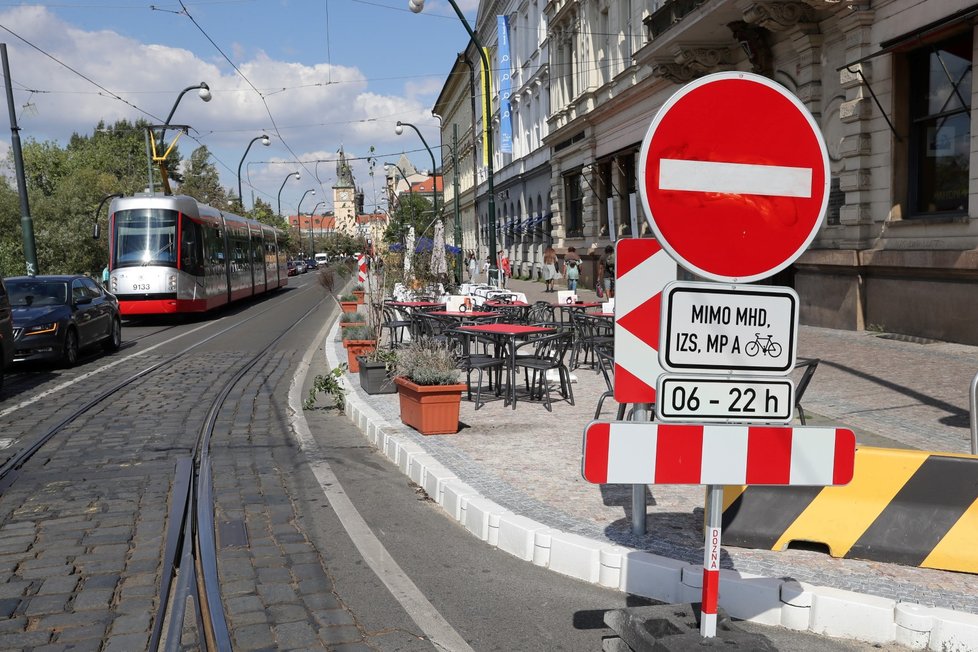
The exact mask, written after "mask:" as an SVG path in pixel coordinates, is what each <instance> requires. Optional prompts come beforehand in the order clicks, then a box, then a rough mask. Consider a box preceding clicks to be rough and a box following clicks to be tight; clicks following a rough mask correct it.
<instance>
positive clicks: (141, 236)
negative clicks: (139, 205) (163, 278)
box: [113, 209, 177, 267]
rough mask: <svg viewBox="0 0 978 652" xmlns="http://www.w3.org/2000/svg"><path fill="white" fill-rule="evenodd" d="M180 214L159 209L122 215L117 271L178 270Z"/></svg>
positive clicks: (117, 236)
mask: <svg viewBox="0 0 978 652" xmlns="http://www.w3.org/2000/svg"><path fill="white" fill-rule="evenodd" d="M176 230H177V212H176V211H169V210H158V209H139V210H127V211H118V212H117V213H116V215H115V233H114V234H113V235H114V238H115V246H114V247H113V252H114V255H115V260H114V265H113V267H126V266H131V265H166V266H175V265H176V262H177V252H176V247H175V246H174V244H175V242H176Z"/></svg>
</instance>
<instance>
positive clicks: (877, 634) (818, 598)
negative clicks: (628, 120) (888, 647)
mask: <svg viewBox="0 0 978 652" xmlns="http://www.w3.org/2000/svg"><path fill="white" fill-rule="evenodd" d="M812 597H813V600H812V622H811V630H812V631H813V632H815V633H816V634H824V635H827V636H836V637H843V638H854V639H857V640H860V641H868V642H869V643H889V642H891V641H893V640H894V639H895V637H896V623H895V622H894V620H893V614H894V609H895V608H896V601H895V600H889V599H887V598H878V597H876V596H872V595H862V594H859V593H853V592H852V591H842V590H840V589H833V588H830V587H825V586H816V587H813V588H812Z"/></svg>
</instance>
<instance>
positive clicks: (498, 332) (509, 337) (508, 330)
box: [459, 324, 555, 410]
mask: <svg viewBox="0 0 978 652" xmlns="http://www.w3.org/2000/svg"><path fill="white" fill-rule="evenodd" d="M459 330H460V331H464V332H466V333H476V334H478V335H487V336H489V337H493V338H498V339H500V340H502V341H503V342H504V343H505V345H504V347H503V351H504V353H503V355H506V356H507V358H508V367H509V368H508V370H507V381H508V383H509V392H508V394H510V396H509V397H507V399H506V405H509V402H510V401H512V403H513V409H514V410H515V409H516V340H517V338H519V337H526V336H529V335H549V334H550V333H553V332H554V331H555V329H553V328H548V327H546V326H524V325H523V324H479V325H475V326H461V327H459ZM507 348H508V352H507V351H506V349H507Z"/></svg>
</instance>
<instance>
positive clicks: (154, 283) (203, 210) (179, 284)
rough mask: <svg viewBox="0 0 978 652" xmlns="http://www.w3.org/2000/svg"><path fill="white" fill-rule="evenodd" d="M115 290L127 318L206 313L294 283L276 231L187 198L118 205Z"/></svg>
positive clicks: (112, 255)
mask: <svg viewBox="0 0 978 652" xmlns="http://www.w3.org/2000/svg"><path fill="white" fill-rule="evenodd" d="M109 232H110V239H109V290H110V291H111V292H112V293H113V294H115V295H116V296H117V297H118V298H119V306H120V309H121V311H122V314H124V315H163V314H177V313H201V312H206V311H208V310H212V309H214V308H217V307H218V306H223V305H226V304H228V303H230V302H232V301H237V300H238V299H244V298H247V297H252V296H255V295H258V294H262V293H263V292H269V291H271V290H275V289H278V288H281V287H285V286H286V285H287V284H288V275H287V270H286V256H285V252H283V251H281V250H280V248H279V244H280V239H281V234H280V233H279V232H278V231H277V230H276V229H275V228H273V227H271V226H268V225H266V224H262V223H261V222H256V221H255V220H250V219H247V218H244V217H241V216H238V215H234V214H232V213H226V212H223V211H220V210H218V209H216V208H213V207H211V206H207V205H206V204H201V203H198V202H197V200H195V199H194V198H193V197H187V196H184V195H152V196H150V195H142V196H140V195H136V196H133V197H121V198H118V199H114V200H113V201H112V206H111V208H110V218H109Z"/></svg>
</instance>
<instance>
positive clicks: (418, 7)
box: [408, 0, 499, 282]
mask: <svg viewBox="0 0 978 652" xmlns="http://www.w3.org/2000/svg"><path fill="white" fill-rule="evenodd" d="M448 2H449V3H450V4H451V5H452V9H454V10H455V14H456V15H457V16H458V19H459V20H460V21H462V26H463V27H465V31H467V32H468V33H469V38H470V39H472V42H473V43H475V48H476V50H478V51H479V56H480V57H482V65H483V66H485V74H484V75H483V76H482V85H483V90H484V93H483V94H484V97H485V108H484V109H483V115H482V120H483V123H484V124H485V126H486V140H487V142H488V143H489V147H490V148H491V147H493V146H494V145H493V140H492V110H491V107H492V105H491V104H490V103H491V101H492V86H491V81H490V80H489V71H490V66H489V58H488V57H487V56H486V50H485V48H484V47H482V41H480V40H479V37H478V36H476V34H475V32H473V31H472V26H471V25H469V21H467V20H465V16H464V15H463V14H462V10H461V9H459V8H458V5H457V4H455V0H448ZM408 9H410V10H411V11H413V12H414V13H416V14H417V13H421V11H422V10H423V9H424V0H408ZM492 159H493V153H492V152H491V151H490V152H488V156H486V160H487V161H488V164H487V165H486V184H487V185H488V190H489V197H488V205H487V208H488V211H489V256H490V258H489V259H490V260H491V261H492V263H491V264H490V266H489V278H494V277H495V278H496V279H497V282H498V273H499V272H498V270H497V269H496V262H497V261H496V199H495V197H496V192H495V189H494V188H493V183H492V167H493V163H492Z"/></svg>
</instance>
